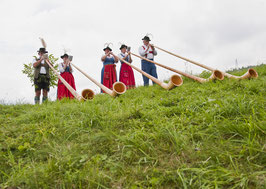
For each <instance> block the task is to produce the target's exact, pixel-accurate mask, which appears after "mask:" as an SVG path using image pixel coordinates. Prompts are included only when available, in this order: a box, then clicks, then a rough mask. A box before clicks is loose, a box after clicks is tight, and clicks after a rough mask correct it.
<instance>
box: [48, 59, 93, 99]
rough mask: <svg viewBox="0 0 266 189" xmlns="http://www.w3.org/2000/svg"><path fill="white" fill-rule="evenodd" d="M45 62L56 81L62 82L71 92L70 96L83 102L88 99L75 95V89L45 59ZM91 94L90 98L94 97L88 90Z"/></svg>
mask: <svg viewBox="0 0 266 189" xmlns="http://www.w3.org/2000/svg"><path fill="white" fill-rule="evenodd" d="M45 61H46V63H47V64H48V65H49V67H50V68H51V69H52V70H53V72H54V73H55V74H56V75H57V77H58V79H60V80H61V81H62V83H63V84H64V85H65V86H66V88H67V89H68V90H69V91H70V92H71V94H72V95H73V96H74V97H75V98H76V99H78V100H80V101H81V100H85V99H88V98H86V97H85V98H84V97H83V96H81V95H79V94H78V93H77V91H75V89H73V88H72V87H71V86H70V85H69V84H68V82H66V80H65V79H64V78H63V77H62V76H61V75H60V74H59V73H58V72H57V71H56V70H55V69H54V67H53V66H52V64H51V62H50V61H49V59H48V58H45ZM87 90H90V89H87ZM90 91H91V92H92V94H93V95H92V96H91V98H93V96H94V93H93V91H92V90H90Z"/></svg>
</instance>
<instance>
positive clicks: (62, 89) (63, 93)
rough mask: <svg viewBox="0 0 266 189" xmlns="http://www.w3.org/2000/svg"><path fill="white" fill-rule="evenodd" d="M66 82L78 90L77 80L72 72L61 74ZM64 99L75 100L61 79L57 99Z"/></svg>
mask: <svg viewBox="0 0 266 189" xmlns="http://www.w3.org/2000/svg"><path fill="white" fill-rule="evenodd" d="M60 75H61V76H62V77H63V78H64V79H65V80H66V82H67V83H68V84H69V85H70V86H71V87H72V88H73V89H75V90H76V86H75V80H74V77H73V75H72V73H70V72H64V73H61V74H60ZM62 98H74V96H73V95H72V94H71V92H70V91H69V90H68V89H67V88H66V86H65V85H64V84H63V83H62V81H61V80H60V79H58V88H57V99H59V100H61V99H62Z"/></svg>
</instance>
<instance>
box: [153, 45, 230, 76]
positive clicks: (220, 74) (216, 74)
mask: <svg viewBox="0 0 266 189" xmlns="http://www.w3.org/2000/svg"><path fill="white" fill-rule="evenodd" d="M152 46H154V47H155V48H157V49H159V50H161V51H164V52H166V53H168V54H171V55H173V56H175V57H177V58H180V59H183V60H185V61H188V62H190V63H192V64H195V65H197V66H200V67H202V68H205V69H207V70H210V71H212V72H213V73H212V76H211V77H210V79H218V80H223V79H224V75H225V74H224V72H221V71H219V70H216V69H213V68H211V67H209V66H206V65H203V64H200V63H198V62H195V61H193V60H190V59H188V58H185V57H182V56H179V55H177V54H174V53H172V52H169V51H167V50H165V49H162V48H160V47H157V46H155V45H152Z"/></svg>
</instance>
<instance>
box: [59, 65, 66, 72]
mask: <svg viewBox="0 0 266 189" xmlns="http://www.w3.org/2000/svg"><path fill="white" fill-rule="evenodd" d="M58 69H59V72H60V73H63V72H65V70H64V67H63V63H60V64H59V65H58Z"/></svg>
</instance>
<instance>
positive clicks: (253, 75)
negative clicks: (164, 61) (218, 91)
mask: <svg viewBox="0 0 266 189" xmlns="http://www.w3.org/2000/svg"><path fill="white" fill-rule="evenodd" d="M152 46H154V47H155V48H157V49H159V50H161V51H164V52H166V53H168V54H171V55H173V56H175V57H177V58H180V59H183V60H185V61H188V62H190V63H192V64H195V65H197V66H200V67H202V68H205V69H207V70H210V71H212V72H215V71H216V72H217V73H216V74H217V75H221V74H222V75H223V76H226V77H228V78H232V79H250V78H257V77H258V73H257V72H256V70H254V69H252V68H250V69H248V71H247V72H246V73H245V74H244V75H242V76H235V75H231V74H229V73H225V72H222V71H219V70H215V69H213V68H211V67H209V66H206V65H203V64H200V63H198V62H195V61H193V60H190V59H188V58H185V57H182V56H180V55H177V54H174V53H172V52H170V51H167V50H165V49H162V48H160V47H157V46H155V45H152ZM218 72H220V73H218Z"/></svg>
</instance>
